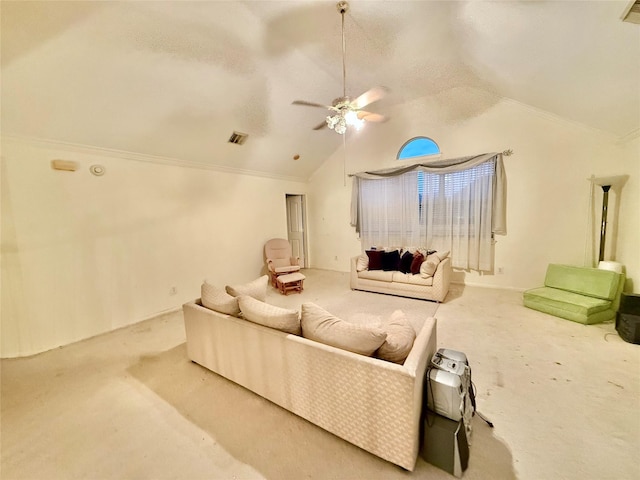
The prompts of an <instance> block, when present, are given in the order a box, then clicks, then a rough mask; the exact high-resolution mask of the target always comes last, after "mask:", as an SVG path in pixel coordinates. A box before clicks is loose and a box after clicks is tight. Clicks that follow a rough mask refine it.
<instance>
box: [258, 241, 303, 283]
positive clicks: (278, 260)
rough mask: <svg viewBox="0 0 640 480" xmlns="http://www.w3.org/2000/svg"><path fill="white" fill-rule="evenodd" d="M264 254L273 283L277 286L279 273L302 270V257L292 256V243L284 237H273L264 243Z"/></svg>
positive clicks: (284, 273) (285, 273)
mask: <svg viewBox="0 0 640 480" xmlns="http://www.w3.org/2000/svg"><path fill="white" fill-rule="evenodd" d="M264 256H265V258H266V261H267V269H268V271H269V278H270V279H271V284H272V285H273V286H274V287H276V286H277V285H276V278H278V276H279V275H287V274H289V273H293V272H298V271H300V258H299V257H292V256H291V245H290V244H289V242H288V241H287V240H285V239H284V238H272V239H271V240H269V241H268V242H267V243H265V245H264Z"/></svg>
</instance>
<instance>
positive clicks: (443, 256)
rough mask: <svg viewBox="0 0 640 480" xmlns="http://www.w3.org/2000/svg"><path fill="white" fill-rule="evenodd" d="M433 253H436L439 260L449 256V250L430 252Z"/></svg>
mask: <svg viewBox="0 0 640 480" xmlns="http://www.w3.org/2000/svg"><path fill="white" fill-rule="evenodd" d="M432 253H433V254H434V255H436V256H437V257H438V258H439V259H440V261H442V260H444V259H445V258H447V257H448V256H449V250H447V251H445V252H435V251H434V252H432Z"/></svg>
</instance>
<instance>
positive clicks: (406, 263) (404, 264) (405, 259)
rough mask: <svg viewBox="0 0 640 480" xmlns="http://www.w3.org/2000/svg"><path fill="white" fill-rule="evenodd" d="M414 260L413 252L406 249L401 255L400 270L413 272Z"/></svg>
mask: <svg viewBox="0 0 640 480" xmlns="http://www.w3.org/2000/svg"><path fill="white" fill-rule="evenodd" d="M412 262H413V253H411V252H409V251H406V252H404V253H403V254H402V256H401V257H400V265H399V266H398V270H400V271H401V272H402V273H409V272H411V263H412Z"/></svg>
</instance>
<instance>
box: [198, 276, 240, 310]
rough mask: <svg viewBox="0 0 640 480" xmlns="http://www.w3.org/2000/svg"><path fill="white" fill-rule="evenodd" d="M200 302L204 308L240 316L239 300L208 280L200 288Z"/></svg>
mask: <svg viewBox="0 0 640 480" xmlns="http://www.w3.org/2000/svg"><path fill="white" fill-rule="evenodd" d="M200 301H201V302H202V306H203V307H207V308H209V309H211V310H215V311H216V312H220V313H225V314H227V315H236V316H237V315H238V314H239V313H240V307H239V306H238V299H237V298H235V297H233V296H231V295H229V294H228V293H227V292H226V291H225V289H224V288H220V287H216V286H214V285H211V284H210V283H208V282H207V281H206V280H205V282H204V283H203V284H202V287H200Z"/></svg>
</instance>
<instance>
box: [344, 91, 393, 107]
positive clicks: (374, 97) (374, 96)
mask: <svg viewBox="0 0 640 480" xmlns="http://www.w3.org/2000/svg"><path fill="white" fill-rule="evenodd" d="M387 93H389V89H388V88H387V87H373V88H371V89H369V90H367V91H366V92H364V93H363V94H362V95H360V96H359V97H358V98H356V99H355V100H354V101H353V102H351V104H352V105H353V106H354V107H355V108H358V109H360V108H364V107H366V106H367V105H369V104H371V103H373V102H377V101H378V100H380V99H381V98H382V97H384V96H385V95H386V94H387Z"/></svg>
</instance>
